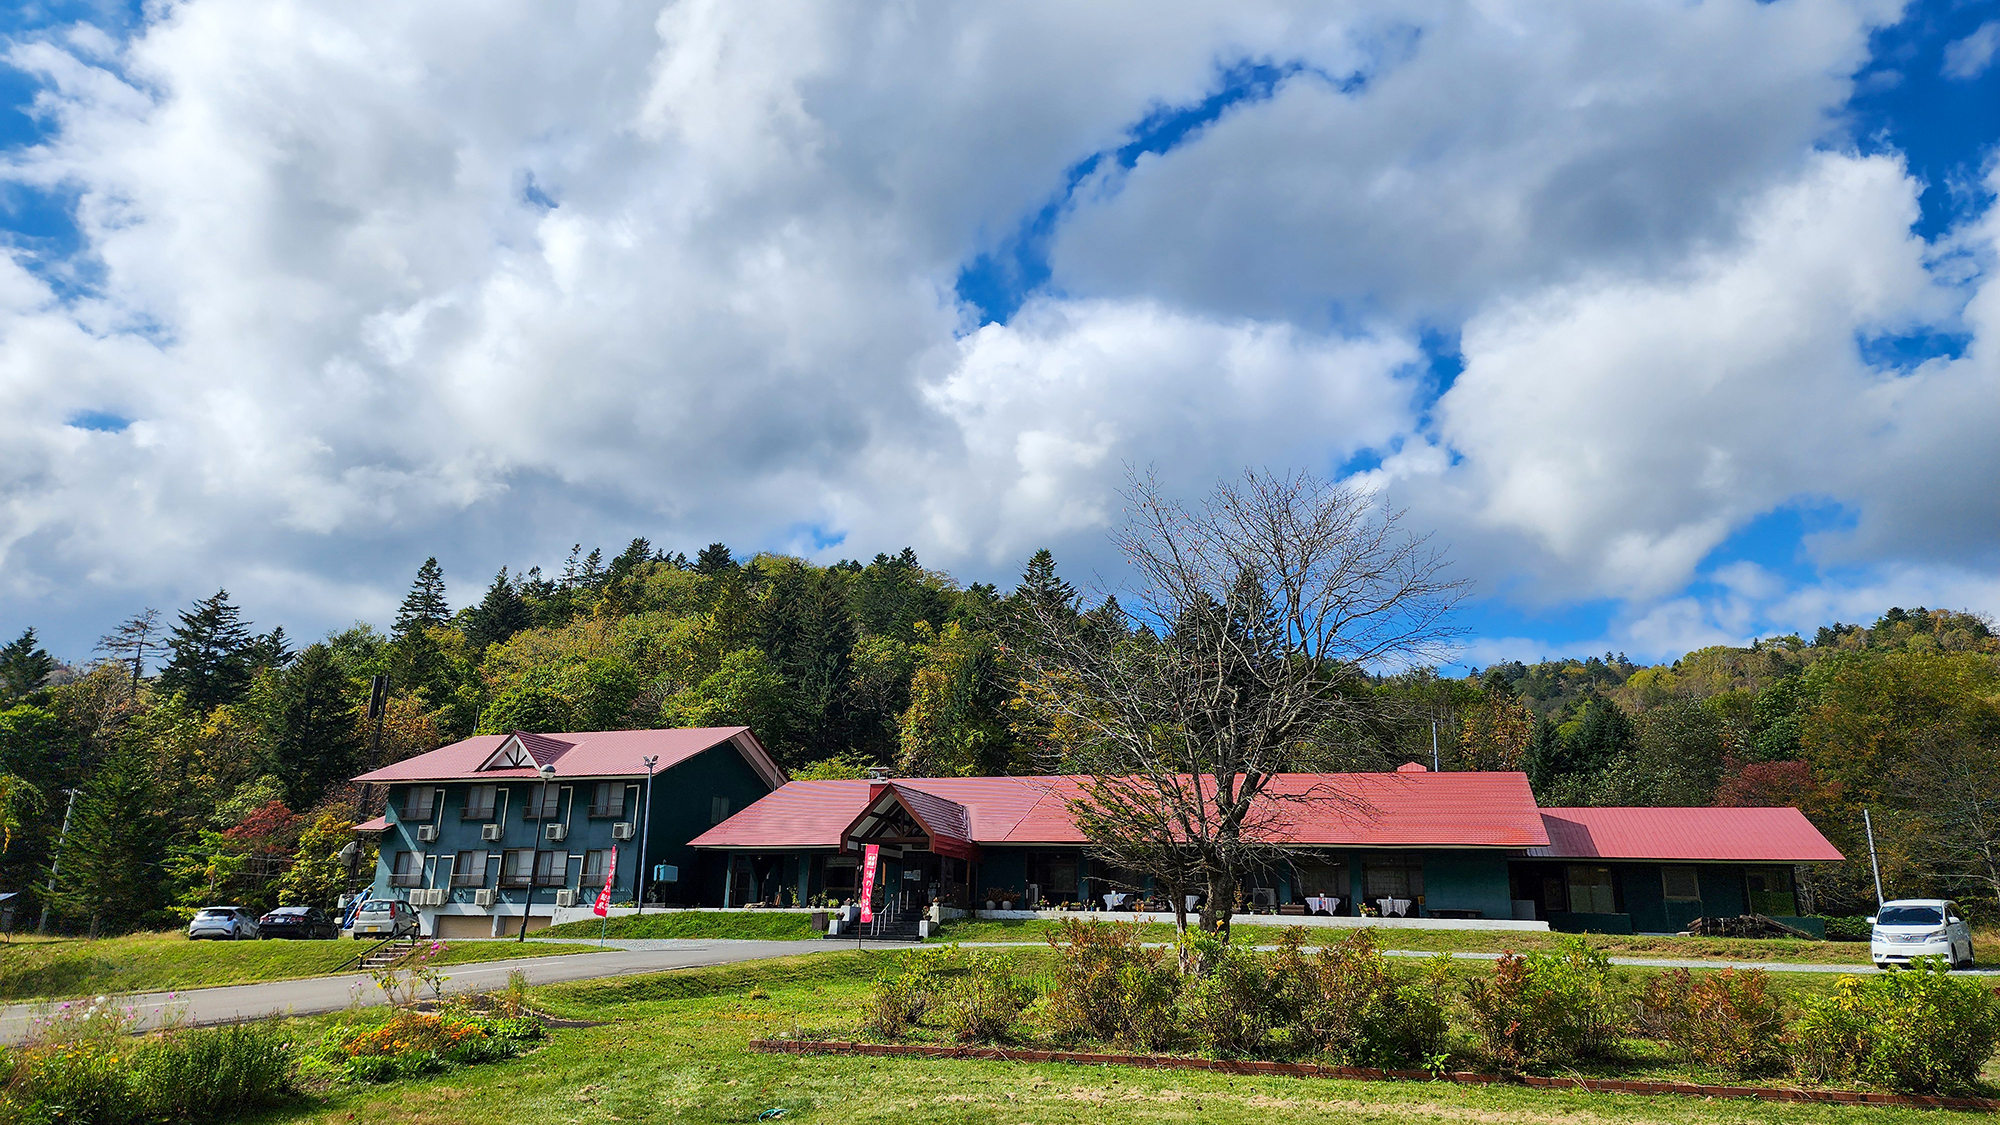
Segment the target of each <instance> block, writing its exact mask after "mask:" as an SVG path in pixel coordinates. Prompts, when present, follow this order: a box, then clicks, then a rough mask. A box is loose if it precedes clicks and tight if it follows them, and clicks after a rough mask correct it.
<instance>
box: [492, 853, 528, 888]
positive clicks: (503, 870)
mask: <svg viewBox="0 0 2000 1125" xmlns="http://www.w3.org/2000/svg"><path fill="white" fill-rule="evenodd" d="M534 862H535V849H533V848H514V849H512V850H510V851H508V852H507V854H506V856H505V858H504V859H502V861H501V866H500V885H501V886H503V887H525V886H527V885H528V884H529V881H530V879H531V877H532V875H533V872H532V871H531V868H532V867H533V865H534Z"/></svg>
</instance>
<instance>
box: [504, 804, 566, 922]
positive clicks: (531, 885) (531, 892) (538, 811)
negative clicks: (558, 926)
mask: <svg viewBox="0 0 2000 1125" xmlns="http://www.w3.org/2000/svg"><path fill="white" fill-rule="evenodd" d="M540 772H541V775H542V791H541V792H540V793H537V794H535V858H533V859H531V860H529V861H528V893H527V895H526V896H525V897H524V898H523V899H522V900H521V932H520V933H518V934H515V935H514V940H515V941H517V942H525V941H527V940H528V912H529V911H530V910H532V909H533V908H534V905H535V879H536V878H537V874H536V873H537V872H539V871H540V870H541V869H542V838H543V837H545V836H547V835H548V834H549V829H548V825H547V824H546V823H544V821H543V819H542V812H543V811H544V810H546V809H547V808H548V807H549V784H550V783H551V782H552V781H554V779H555V776H556V767H555V766H553V765H545V766H543V767H542V768H541V771H540ZM563 873H564V874H565V875H567V874H568V873H569V872H568V869H567V868H565V869H564V872H563ZM549 921H551V922H553V921H555V915H554V914H550V915H549Z"/></svg>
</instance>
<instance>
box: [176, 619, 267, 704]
mask: <svg viewBox="0 0 2000 1125" xmlns="http://www.w3.org/2000/svg"><path fill="white" fill-rule="evenodd" d="M180 619H181V623H180V624H179V625H177V626H175V627H174V631H173V632H172V634H170V635H169V636H168V637H167V648H168V649H170V650H172V652H173V657H172V658H171V659H170V660H168V661H167V666H166V667H165V668H163V669H161V671H160V688H161V690H163V691H167V692H180V693H181V694H183V695H185V696H186V697H187V700H188V702H189V703H190V704H192V705H194V706H195V707H196V708H197V709H198V710H201V711H208V710H210V709H212V708H215V707H218V706H221V705H222V704H225V703H234V702H236V701H237V700H239V699H241V698H243V693H244V691H245V690H247V689H248V688H249V686H250V670H251V661H252V659H253V656H254V654H255V652H256V647H257V639H256V638H254V637H252V636H251V634H250V623H249V622H247V621H245V620H243V612H242V611H241V610H239V609H237V608H236V607H235V606H234V605H232V604H230V601H229V591H227V590H217V591H216V592H215V594H214V596H213V597H208V598H203V599H202V600H201V601H198V602H196V603H195V604H194V608H193V609H191V610H183V611H182V612H181V615H180Z"/></svg>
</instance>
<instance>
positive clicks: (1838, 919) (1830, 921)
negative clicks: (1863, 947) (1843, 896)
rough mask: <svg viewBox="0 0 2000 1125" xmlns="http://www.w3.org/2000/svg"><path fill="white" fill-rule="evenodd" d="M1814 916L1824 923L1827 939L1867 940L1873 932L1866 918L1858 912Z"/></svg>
mask: <svg viewBox="0 0 2000 1125" xmlns="http://www.w3.org/2000/svg"><path fill="white" fill-rule="evenodd" d="M1815 917H1817V918H1818V919H1819V920H1820V921H1821V922H1824V923H1826V940H1828V941H1867V940H1868V939H1869V937H1871V936H1872V935H1873V933H1874V927H1872V926H1870V925H1869V924H1868V919H1867V918H1865V917H1863V916H1861V915H1859V914H1848V915H1839V914H1819V915H1815Z"/></svg>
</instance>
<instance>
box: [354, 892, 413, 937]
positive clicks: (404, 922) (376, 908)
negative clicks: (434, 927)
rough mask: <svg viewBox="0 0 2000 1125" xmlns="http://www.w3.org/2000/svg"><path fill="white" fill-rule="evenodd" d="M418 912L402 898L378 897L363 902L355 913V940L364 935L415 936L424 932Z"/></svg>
mask: <svg viewBox="0 0 2000 1125" xmlns="http://www.w3.org/2000/svg"><path fill="white" fill-rule="evenodd" d="M422 929H423V927H422V924H421V923H420V922H418V920H417V912H416V911H415V910H412V909H411V908H410V904H409V903H407V902H404V901H402V900H401V899H386V898H377V899H370V900H368V901H367V902H365V903H362V904H361V909H360V910H359V911H358V912H356V913H355V915H354V930H353V933H354V940H356V941H360V940H361V939H362V938H364V937H377V938H387V937H403V936H404V935H409V936H411V937H415V936H416V935H417V934H418V933H421V932H422Z"/></svg>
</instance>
